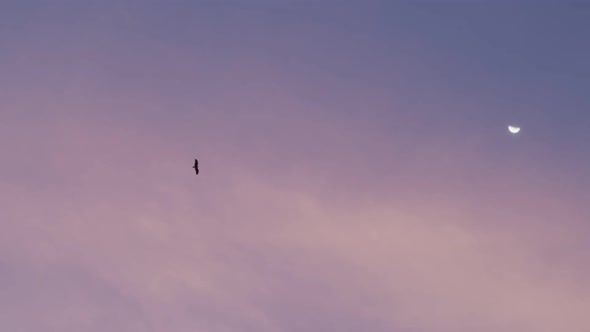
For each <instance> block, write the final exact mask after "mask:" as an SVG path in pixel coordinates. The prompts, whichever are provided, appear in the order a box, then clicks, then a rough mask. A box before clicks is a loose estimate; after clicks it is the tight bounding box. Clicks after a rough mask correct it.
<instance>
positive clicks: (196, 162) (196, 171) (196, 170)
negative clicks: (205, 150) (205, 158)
mask: <svg viewBox="0 0 590 332" xmlns="http://www.w3.org/2000/svg"><path fill="white" fill-rule="evenodd" d="M193 168H194V169H195V174H199V162H198V161H197V159H195V166H193Z"/></svg>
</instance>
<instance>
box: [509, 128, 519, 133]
mask: <svg viewBox="0 0 590 332" xmlns="http://www.w3.org/2000/svg"><path fill="white" fill-rule="evenodd" d="M508 131H509V132H511V133H513V134H518V132H519V131H520V127H515V126H508Z"/></svg>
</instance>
